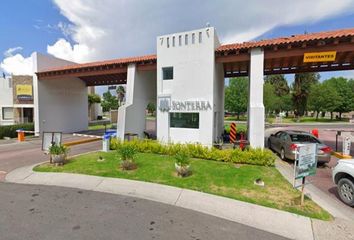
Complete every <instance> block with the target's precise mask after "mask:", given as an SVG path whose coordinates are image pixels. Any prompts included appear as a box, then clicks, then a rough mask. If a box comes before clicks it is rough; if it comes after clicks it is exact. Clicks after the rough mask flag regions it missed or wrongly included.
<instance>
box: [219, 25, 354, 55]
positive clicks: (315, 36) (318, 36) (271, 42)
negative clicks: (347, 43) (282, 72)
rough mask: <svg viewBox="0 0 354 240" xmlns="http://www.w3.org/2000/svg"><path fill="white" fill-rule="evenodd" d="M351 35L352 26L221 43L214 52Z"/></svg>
mask: <svg viewBox="0 0 354 240" xmlns="http://www.w3.org/2000/svg"><path fill="white" fill-rule="evenodd" d="M353 36H354V28H350V29H341V30H336V31H327V32H318V33H308V34H300V35H293V36H291V37H280V38H273V39H267V40H260V41H251V42H244V43H234V44H226V45H221V46H220V47H219V48H218V49H216V52H225V51H230V50H241V49H250V48H256V47H269V46H274V45H282V44H291V43H302V42H307V41H314V40H327V39H333V38H342V37H353Z"/></svg>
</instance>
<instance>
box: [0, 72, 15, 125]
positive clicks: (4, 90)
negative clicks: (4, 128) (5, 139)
mask: <svg viewBox="0 0 354 240" xmlns="http://www.w3.org/2000/svg"><path fill="white" fill-rule="evenodd" d="M9 81H11V79H10V78H9V77H6V78H2V77H1V78H0V125H10V124H13V123H14V120H13V119H12V120H3V116H2V108H3V107H11V108H12V107H13V89H12V87H11V86H10V84H9Z"/></svg>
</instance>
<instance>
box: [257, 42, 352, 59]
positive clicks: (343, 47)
mask: <svg viewBox="0 0 354 240" xmlns="http://www.w3.org/2000/svg"><path fill="white" fill-rule="evenodd" d="M322 51H323V52H325V51H337V53H338V52H347V51H348V52H354V44H352V43H341V44H338V45H325V46H316V47H307V48H293V49H290V50H281V49H279V50H278V51H276V52H274V51H269V50H265V51H264V58H265V59H271V58H284V57H296V56H303V55H304V53H306V52H322Z"/></svg>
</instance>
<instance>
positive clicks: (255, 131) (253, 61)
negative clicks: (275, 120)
mask: <svg viewBox="0 0 354 240" xmlns="http://www.w3.org/2000/svg"><path fill="white" fill-rule="evenodd" d="M250 55H251V56H250V68H249V100H248V140H249V141H250V145H251V147H253V148H263V147H264V125H265V124H264V105H263V83H264V79H263V71H264V52H263V49H261V48H255V49H252V50H251V53H250Z"/></svg>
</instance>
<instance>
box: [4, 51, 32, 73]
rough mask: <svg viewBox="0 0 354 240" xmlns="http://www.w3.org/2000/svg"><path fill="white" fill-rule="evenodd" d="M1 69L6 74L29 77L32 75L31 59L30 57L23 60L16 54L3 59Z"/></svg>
mask: <svg viewBox="0 0 354 240" xmlns="http://www.w3.org/2000/svg"><path fill="white" fill-rule="evenodd" d="M0 68H2V69H3V70H4V71H5V72H7V73H8V74H14V75H31V74H32V59H31V57H28V58H24V57H23V56H22V55H21V54H19V53H18V54H16V55H13V56H9V57H7V58H5V59H4V60H3V61H2V62H1V63H0Z"/></svg>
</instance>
